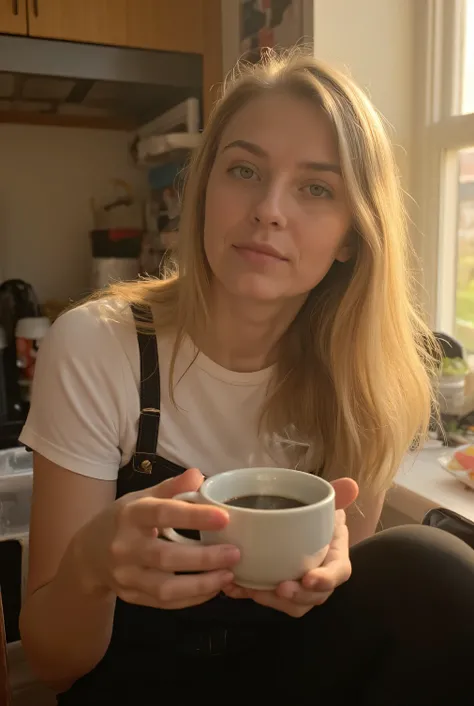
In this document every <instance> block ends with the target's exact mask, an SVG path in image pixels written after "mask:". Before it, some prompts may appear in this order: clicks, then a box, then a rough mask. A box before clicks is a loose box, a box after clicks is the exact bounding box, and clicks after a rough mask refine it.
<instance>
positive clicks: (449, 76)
mask: <svg viewBox="0 0 474 706" xmlns="http://www.w3.org/2000/svg"><path fill="white" fill-rule="evenodd" d="M422 8H423V10H422V11H420V12H419V15H418V18H417V22H418V24H417V32H416V36H417V41H418V42H419V43H420V46H421V49H420V50H419V51H420V53H419V54H418V58H419V65H418V78H417V88H418V90H419V93H420V96H421V97H420V96H419V97H418V103H417V105H418V108H417V115H418V125H417V128H418V136H419V140H418V141H417V149H418V155H417V157H418V159H417V163H418V164H419V167H418V168H419V173H418V174H417V175H416V176H417V177H418V178H417V179H416V182H415V183H416V186H415V193H414V196H415V199H416V201H417V202H418V204H419V208H420V213H419V217H420V222H419V225H420V230H421V232H422V234H423V235H422V242H421V245H420V255H421V262H422V266H423V274H424V282H423V284H424V290H425V295H426V302H425V303H426V305H427V308H428V313H429V314H430V318H431V323H432V327H433V328H434V329H435V330H437V331H441V332H443V333H447V334H449V335H452V336H454V337H455V338H457V339H458V340H459V341H460V343H461V344H462V345H463V346H464V348H465V350H466V352H467V353H469V354H474V0H449V1H448V2H446V1H445V0H422ZM420 67H421V68H420ZM415 159H416V158H415ZM415 167H416V165H415ZM417 189H418V190H417Z"/></svg>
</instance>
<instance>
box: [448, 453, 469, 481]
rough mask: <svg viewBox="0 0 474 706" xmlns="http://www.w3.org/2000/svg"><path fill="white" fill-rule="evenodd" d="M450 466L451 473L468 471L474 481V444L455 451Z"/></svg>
mask: <svg viewBox="0 0 474 706" xmlns="http://www.w3.org/2000/svg"><path fill="white" fill-rule="evenodd" d="M448 466H449V470H451V471H467V472H468V473H469V475H470V476H471V477H472V480H474V444H470V445H469V446H464V447H463V448H462V449H459V450H458V451H455V452H454V454H453V457H452V458H451V461H450V462H449V464H448Z"/></svg>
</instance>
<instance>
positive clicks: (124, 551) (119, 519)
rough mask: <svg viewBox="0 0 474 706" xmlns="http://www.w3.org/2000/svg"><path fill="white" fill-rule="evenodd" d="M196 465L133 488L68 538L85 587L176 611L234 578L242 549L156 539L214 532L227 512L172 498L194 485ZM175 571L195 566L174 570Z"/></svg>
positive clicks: (224, 521)
mask: <svg viewBox="0 0 474 706" xmlns="http://www.w3.org/2000/svg"><path fill="white" fill-rule="evenodd" d="M202 481H203V476H202V475H201V473H200V472H199V471H198V470H197V469H195V468H194V469H190V470H188V471H186V472H185V473H183V474H182V475H180V476H178V477H176V478H172V479H170V480H166V481H164V482H163V483H160V484H159V485H157V486H154V487H153V488H150V489H147V490H145V491H141V492H137V493H130V494H128V495H125V496H124V497H122V498H120V499H119V500H116V501H115V502H114V503H113V504H112V505H111V506H110V507H108V508H107V509H106V510H104V511H102V512H101V513H99V514H98V515H97V516H96V517H94V518H93V519H92V520H91V521H90V522H89V523H87V524H86V525H85V526H84V527H83V528H82V529H81V530H80V531H79V532H78V534H77V535H76V537H75V538H74V540H73V545H74V547H73V551H74V553H75V555H76V557H77V558H78V561H79V563H80V570H81V576H82V577H83V580H84V586H85V588H86V590H87V591H88V592H91V593H97V592H103V593H104V592H105V593H113V594H115V595H117V596H118V597H119V598H121V599H122V600H124V601H126V602H128V603H135V604H138V605H144V606H151V607H153V608H166V609H170V610H171V609H178V608H186V607H188V606H193V605H199V604H201V603H205V602H206V601H208V600H210V599H211V598H213V597H214V596H216V595H217V594H218V593H219V592H220V591H221V590H222V589H223V588H224V587H225V586H226V585H228V584H230V583H232V580H233V574H232V567H233V566H234V565H235V564H236V563H237V562H238V561H239V558H240V557H239V551H238V549H237V548H236V547H232V546H228V545H223V544H220V545H213V546H205V545H202V546H190V545H182V544H177V543H174V542H169V541H167V540H164V539H160V536H159V535H160V530H161V529H164V528H166V527H174V528H176V529H194V530H219V529H222V528H224V527H225V526H226V524H227V522H228V521H229V518H228V515H227V513H226V512H225V511H224V510H221V509H219V508H217V507H213V506H210V505H195V504H191V503H185V502H182V501H178V500H173V499H172V498H173V497H174V496H175V495H177V494H178V493H182V492H186V491H190V490H197V489H198V488H199V486H200V485H201V483H202ZM175 572H199V573H190V574H185V575H176V573H175Z"/></svg>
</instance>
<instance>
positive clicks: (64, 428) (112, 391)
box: [20, 303, 126, 480]
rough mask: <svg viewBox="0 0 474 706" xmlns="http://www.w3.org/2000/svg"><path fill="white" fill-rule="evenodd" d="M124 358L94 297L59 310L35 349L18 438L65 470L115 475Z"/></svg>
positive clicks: (118, 457)
mask: <svg viewBox="0 0 474 706" xmlns="http://www.w3.org/2000/svg"><path fill="white" fill-rule="evenodd" d="M123 358H124V354H123V351H122V350H121V348H120V345H119V344H118V341H117V339H116V337H115V336H114V335H113V333H112V330H111V324H110V323H109V322H107V320H104V318H102V317H101V316H100V314H99V311H98V308H97V303H94V305H92V306H91V305H85V306H83V307H79V308H77V309H73V310H72V311H69V312H67V313H66V314H63V315H62V316H61V317H60V318H59V319H58V320H57V321H56V322H55V323H54V324H53V326H52V327H51V329H50V331H49V332H48V334H47V336H46V337H45V338H44V340H43V341H42V343H41V346H40V349H39V351H38V357H37V361H36V368H35V376H34V381H33V387H32V396H31V406H30V412H29V415H28V419H27V421H26V424H25V426H24V428H23V431H22V433H21V436H20V441H21V442H22V443H23V444H25V445H26V446H29V447H30V448H32V449H33V450H34V451H37V452H38V453H40V454H41V455H43V456H45V457H46V458H47V459H49V460H50V461H52V462H53V463H56V464H58V465H59V466H62V467H64V468H66V469H68V470H70V471H73V472H75V473H80V474H82V475H85V476H90V477H92V478H98V479H104V480H115V479H116V478H117V475H118V469H119V467H120V462H121V451H120V430H121V427H122V425H123V420H122V419H121V410H122V409H123V408H124V403H125V404H126V401H124V400H122V399H120V396H121V392H122V391H123V390H124V385H123V384H122V382H123V375H124V373H123V370H124V368H123ZM122 394H123V392H122Z"/></svg>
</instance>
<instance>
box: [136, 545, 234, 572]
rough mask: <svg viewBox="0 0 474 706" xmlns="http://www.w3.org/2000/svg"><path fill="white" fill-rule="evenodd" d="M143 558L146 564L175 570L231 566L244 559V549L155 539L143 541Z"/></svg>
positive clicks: (199, 569) (227, 567)
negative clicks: (242, 555) (241, 556)
mask: <svg viewBox="0 0 474 706" xmlns="http://www.w3.org/2000/svg"><path fill="white" fill-rule="evenodd" d="M139 557H140V559H141V562H140V563H143V565H144V566H148V567H152V568H156V569H161V570H162V571H166V572H169V573H173V572H174V571H213V570H216V569H229V568H230V567H232V566H234V565H235V564H237V562H238V561H239V560H240V552H239V550H238V549H237V547H234V546H232V545H228V544H218V545H213V546H205V545H202V546H190V545H186V544H175V543H173V542H165V541H163V540H162V539H151V540H148V541H147V542H145V543H143V542H142V543H141V547H140V549H139Z"/></svg>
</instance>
